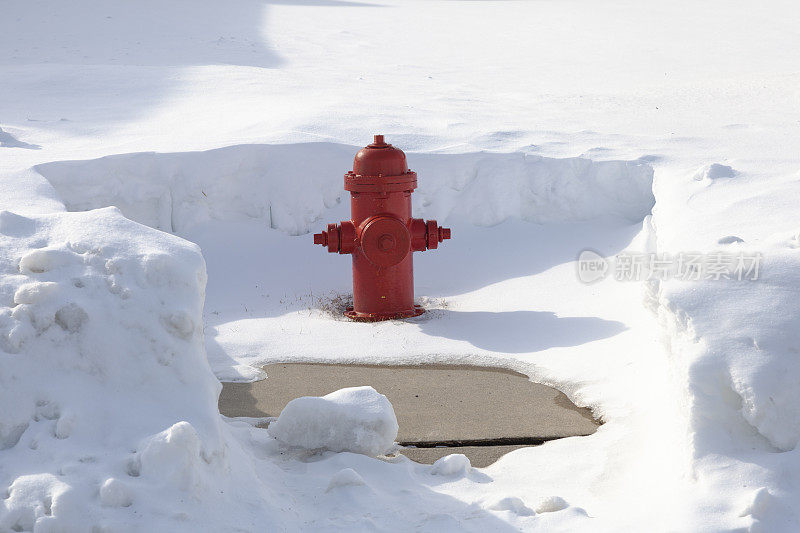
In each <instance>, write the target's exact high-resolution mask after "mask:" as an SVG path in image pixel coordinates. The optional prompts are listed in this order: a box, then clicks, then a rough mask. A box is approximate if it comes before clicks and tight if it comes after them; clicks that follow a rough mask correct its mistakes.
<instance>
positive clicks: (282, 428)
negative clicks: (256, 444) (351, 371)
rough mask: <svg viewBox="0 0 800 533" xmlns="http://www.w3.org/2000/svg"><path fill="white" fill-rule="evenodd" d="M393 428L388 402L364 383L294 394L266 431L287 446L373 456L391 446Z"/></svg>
mask: <svg viewBox="0 0 800 533" xmlns="http://www.w3.org/2000/svg"><path fill="white" fill-rule="evenodd" d="M397 429H398V426H397V418H396V417H395V414H394V409H392V404H391V403H389V400H387V399H386V396H384V395H383V394H380V393H378V392H376V391H375V389H373V388H372V387H369V386H365V387H348V388H345V389H341V390H338V391H335V392H332V393H330V394H326V395H325V396H322V397H314V396H304V397H302V398H295V399H294V400H292V401H290V402H289V403H288V404H286V407H284V408H283V411H281V414H280V416H279V417H278V419H277V420H275V421H274V422H272V423H271V424H270V425H269V434H270V435H272V436H273V437H275V438H276V439H278V440H279V441H281V442H282V443H283V444H286V445H287V446H290V447H299V448H304V449H306V450H318V449H320V450H330V451H333V452H345V451H347V452H353V453H363V454H364V455H371V456H373V457H374V456H376V455H383V454H385V453H387V452H389V451H390V450H391V448H392V446H393V444H394V440H395V439H396V438H397Z"/></svg>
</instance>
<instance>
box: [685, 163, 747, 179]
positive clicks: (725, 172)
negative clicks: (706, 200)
mask: <svg viewBox="0 0 800 533" xmlns="http://www.w3.org/2000/svg"><path fill="white" fill-rule="evenodd" d="M737 174H738V173H737V172H736V171H735V170H734V169H733V167H729V166H728V165H723V164H721V163H711V164H710V165H705V166H703V167H700V169H699V170H698V171H697V172H696V173H695V175H694V179H695V180H697V181H702V180H716V179H720V178H733V177H735V176H736V175H737Z"/></svg>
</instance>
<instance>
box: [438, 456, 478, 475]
mask: <svg viewBox="0 0 800 533" xmlns="http://www.w3.org/2000/svg"><path fill="white" fill-rule="evenodd" d="M470 470H472V464H471V463H470V462H469V458H468V457H467V456H466V455H464V454H462V453H451V454H450V455H445V456H444V457H441V458H439V459H437V460H436V462H434V463H433V465H432V466H431V474H433V475H436V476H455V475H462V476H463V475H466V474H468V473H469V472H470Z"/></svg>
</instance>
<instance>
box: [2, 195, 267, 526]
mask: <svg viewBox="0 0 800 533" xmlns="http://www.w3.org/2000/svg"><path fill="white" fill-rule="evenodd" d="M0 254H1V255H0V269H2V270H0V405H2V406H3V409H2V410H0V450H1V451H0V453H2V454H3V463H2V465H3V466H2V469H0V491H2V493H3V494H5V496H4V498H3V499H2V500H0V530H2V531H8V530H14V531H31V530H36V531H56V530H58V531H84V530H86V531H88V530H95V531H105V530H107V529H111V530H114V531H118V530H120V528H122V529H131V530H133V529H142V530H148V529H150V530H153V529H152V527H153V522H150V521H151V520H155V521H156V522H161V521H164V520H166V523H170V524H171V525H170V526H169V529H171V530H181V529H185V528H189V526H188V525H184V526H182V525H181V523H182V522H184V521H185V520H186V519H187V518H188V517H189V516H194V517H197V516H204V515H206V513H208V515H207V516H208V517H209V519H210V520H212V523H213V521H214V520H219V519H222V518H223V517H225V520H226V521H227V522H225V523H230V522H229V521H230V520H231V518H230V517H229V516H227V515H228V513H219V514H215V513H214V512H211V509H212V508H214V507H217V506H222V507H224V505H222V504H223V503H224V504H225V505H229V504H230V502H229V501H226V502H223V501H221V498H217V497H213V498H212V497H210V496H215V495H217V494H218V491H219V490H225V491H228V492H229V494H230V495H231V496H235V498H236V499H238V498H243V500H242V502H245V501H250V502H252V501H254V499H255V496H254V495H248V494H247V492H248V491H249V490H253V488H252V486H253V483H255V478H254V476H253V474H252V473H251V472H250V471H249V469H248V468H246V467H245V464H246V463H245V459H244V458H243V457H242V456H240V455H239V454H237V452H236V450H237V446H236V445H235V443H232V441H231V440H230V438H229V437H228V436H227V430H226V427H225V425H224V424H223V423H222V421H221V419H220V417H219V413H218V411H217V406H216V402H217V396H218V391H219V388H220V384H219V382H218V381H217V380H216V378H215V377H214V375H213V374H212V373H211V371H210V370H209V367H208V363H207V362H206V360H205V351H204V345H203V333H202V306H203V295H204V287H205V283H206V271H205V264H204V261H203V258H202V256H201V255H200V252H199V249H198V248H197V246H196V245H193V244H191V243H189V242H187V241H183V240H181V239H179V238H176V237H174V236H172V235H168V234H166V233H163V232H159V231H155V230H152V229H150V228H146V227H143V226H141V225H139V224H137V223H135V222H132V221H130V220H128V219H126V218H124V217H123V216H122V215H121V214H120V212H119V211H118V210H117V209H114V208H108V209H103V210H98V211H91V212H87V213H59V214H51V215H41V216H35V217H23V216H19V215H15V214H13V213H10V212H7V211H3V212H0ZM234 477H235V478H236V484H234V483H232V480H233V479H234ZM247 487H249V488H247ZM243 490H244V492H243ZM257 492H258V490H255V492H254V494H256V493H257ZM178 494H183V495H184V496H183V497H178V496H176V495H178ZM226 498H227V497H226ZM260 505H263V502H261V503H260ZM128 508H130V509H133V511H131V510H127V509H128ZM217 511H219V508H218V509H217ZM182 517H183V518H182ZM234 521H236V519H234ZM161 527H162V528H163V527H164V526H163V524H162V526H161ZM92 528H95V529H92ZM189 529H191V528H189ZM162 530H163V529H162Z"/></svg>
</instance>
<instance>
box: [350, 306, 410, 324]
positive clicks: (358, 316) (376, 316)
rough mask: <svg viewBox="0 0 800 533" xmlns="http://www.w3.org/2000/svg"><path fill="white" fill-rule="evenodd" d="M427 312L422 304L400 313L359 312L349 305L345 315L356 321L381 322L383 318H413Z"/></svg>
mask: <svg viewBox="0 0 800 533" xmlns="http://www.w3.org/2000/svg"><path fill="white" fill-rule="evenodd" d="M424 312H425V309H424V308H423V307H422V306H421V305H415V306H414V309H412V310H409V311H402V312H399V313H357V312H356V311H354V310H353V308H352V307H348V308H347V311H345V312H344V316H346V317H347V318H349V319H351V320H355V321H356V322H380V321H381V320H397V319H400V318H412V317H415V316H419V315H421V314H422V313H424Z"/></svg>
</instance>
